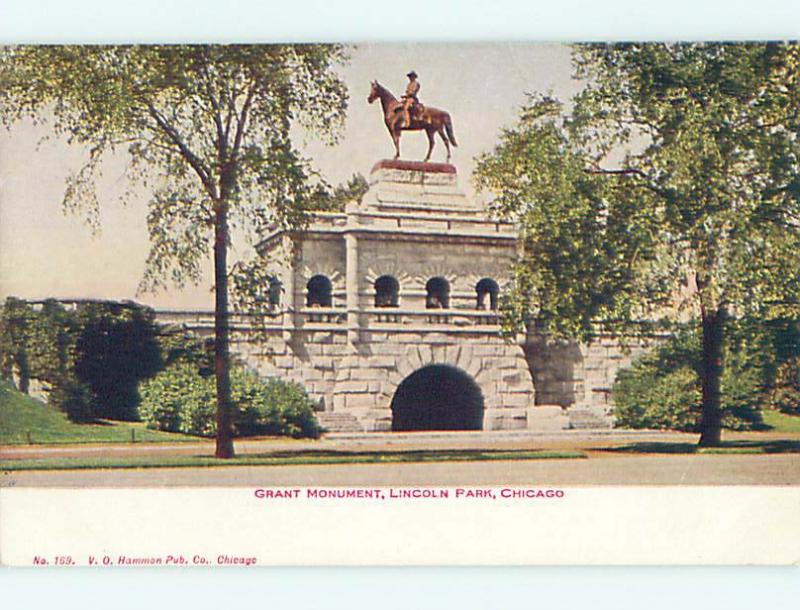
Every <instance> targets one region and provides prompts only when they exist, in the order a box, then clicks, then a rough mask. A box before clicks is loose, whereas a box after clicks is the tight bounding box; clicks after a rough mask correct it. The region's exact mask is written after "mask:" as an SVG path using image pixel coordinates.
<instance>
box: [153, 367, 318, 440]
mask: <svg viewBox="0 0 800 610" xmlns="http://www.w3.org/2000/svg"><path fill="white" fill-rule="evenodd" d="M140 394H141V397H142V402H141V404H140V406H139V415H140V417H141V418H142V420H144V421H145V422H146V423H147V426H148V427H149V428H155V429H158V430H165V431H169V432H182V433H184V434H192V435H196V436H214V434H215V433H216V392H215V381H214V378H213V377H204V376H202V375H201V374H200V373H199V371H198V368H197V366H195V365H193V364H190V363H188V362H177V363H175V364H173V365H172V366H170V367H168V368H167V369H165V370H164V371H162V372H161V373H159V374H157V375H156V376H155V377H154V378H153V379H150V380H148V381H145V382H143V383H142V384H141V386H140ZM231 397H232V400H233V404H234V410H235V412H234V429H235V433H236V434H237V435H238V436H254V435H266V434H269V435H281V436H292V437H295V438H299V437H312V438H316V437H318V436H319V434H320V428H319V424H318V423H317V420H316V418H315V417H314V409H313V405H312V403H311V401H310V400H309V399H308V396H307V395H306V393H305V391H304V390H303V388H302V387H300V386H299V385H297V384H293V383H287V382H284V381H281V380H278V379H269V380H266V381H264V380H262V379H261V378H259V377H258V375H256V374H255V373H253V372H251V371H247V370H246V369H244V368H242V367H235V368H234V369H233V370H232V372H231Z"/></svg>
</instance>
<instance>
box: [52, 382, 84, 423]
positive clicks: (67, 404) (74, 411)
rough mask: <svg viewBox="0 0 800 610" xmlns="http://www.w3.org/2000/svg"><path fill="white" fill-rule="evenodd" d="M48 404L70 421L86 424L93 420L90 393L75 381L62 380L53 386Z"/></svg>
mask: <svg viewBox="0 0 800 610" xmlns="http://www.w3.org/2000/svg"><path fill="white" fill-rule="evenodd" d="M48 402H49V403H50V404H51V405H53V406H54V407H56V408H57V409H60V410H61V411H63V412H64V413H66V415H67V417H68V418H69V419H70V421H73V422H76V423H87V422H90V421H92V420H94V419H95V417H94V411H93V409H92V392H91V390H90V389H89V388H88V387H87V386H86V384H83V383H81V382H80V381H77V380H75V379H63V380H60V381H59V382H58V383H56V384H55V385H53V389H52V390H51V391H50V395H49V397H48Z"/></svg>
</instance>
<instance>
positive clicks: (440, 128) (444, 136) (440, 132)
mask: <svg viewBox="0 0 800 610" xmlns="http://www.w3.org/2000/svg"><path fill="white" fill-rule="evenodd" d="M439 137H440V138H442V142H444V147H445V148H446V149H447V162H448V163H450V142H449V141H448V139H447V135H446V134H445V133H444V127H439Z"/></svg>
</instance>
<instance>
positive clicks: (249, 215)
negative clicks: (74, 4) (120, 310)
mask: <svg viewBox="0 0 800 610" xmlns="http://www.w3.org/2000/svg"><path fill="white" fill-rule="evenodd" d="M346 59H347V55H346V52H345V50H344V48H343V47H341V46H338V45H257V46H254V45H215V46H207V45H203V46H182V45H169V46H162V45H156V46H19V47H7V48H4V49H2V50H1V51H0V84H1V85H2V86H0V117H1V118H0V120H2V121H3V122H4V123H5V124H6V125H10V124H11V123H13V122H14V121H16V120H18V119H20V118H22V117H25V116H29V117H32V118H33V119H34V120H36V121H47V120H50V121H51V122H52V126H53V128H54V130H55V132H56V133H58V134H61V135H65V136H67V138H68V140H69V142H70V143H75V144H80V145H84V146H85V147H87V149H88V151H89V158H88V162H87V163H86V165H84V166H83V167H82V168H81V169H80V171H78V172H77V173H76V174H74V175H72V176H71V177H70V178H69V180H68V184H67V188H66V192H65V196H64V206H65V208H66V209H69V210H81V211H85V212H86V213H87V215H88V219H89V221H90V222H91V223H92V224H94V225H96V224H97V221H98V212H99V202H98V200H97V196H96V192H95V189H94V184H95V179H96V178H97V176H98V175H99V173H100V171H101V161H102V158H103V155H104V153H106V152H110V151H114V150H117V149H119V148H121V147H124V149H125V150H127V152H128V154H129V155H130V159H131V163H130V167H129V168H128V171H127V177H128V178H129V179H130V184H131V187H133V186H134V185H136V184H139V185H143V186H144V187H146V188H147V191H148V192H150V193H152V195H151V196H152V199H151V201H150V210H149V213H148V218H147V224H148V229H149V232H150V237H151V243H152V248H151V252H150V256H149V259H148V266H147V271H146V275H145V277H144V279H143V282H142V287H143V288H145V289H152V288H156V287H160V286H164V282H165V280H167V279H169V280H174V281H175V282H177V283H178V284H179V285H180V284H182V283H183V282H185V281H187V280H188V281H197V280H199V279H200V276H201V264H202V261H203V260H204V259H205V257H207V256H208V254H209V253H210V244H211V243H212V242H213V225H214V221H215V217H214V209H215V205H217V206H218V205H219V204H220V202H223V201H224V202H225V204H226V206H227V210H228V212H229V222H230V224H231V226H232V227H234V228H235V227H240V228H242V229H244V231H243V232H244V233H245V234H251V232H250V231H248V229H252V228H254V229H256V230H259V229H261V228H263V227H264V225H265V224H267V223H276V222H277V223H279V224H282V225H285V226H287V227H297V226H301V225H302V224H303V223H304V222H305V217H306V213H307V211H308V209H310V208H313V207H314V206H313V204H312V203H311V200H312V197H313V196H314V195H315V194H316V193H317V187H316V186H315V182H318V178H319V177H318V176H317V175H316V174H315V172H314V170H313V169H312V167H311V165H310V163H309V161H308V160H307V159H305V158H303V157H302V155H301V154H300V153H299V152H298V150H297V149H296V148H295V147H294V146H293V144H292V139H291V135H292V134H291V130H292V127H293V126H294V125H297V126H300V127H302V128H304V129H306V130H307V131H308V132H310V133H312V134H315V135H318V136H320V137H322V138H325V139H327V140H329V141H334V140H335V139H336V137H337V133H338V131H339V128H340V127H341V126H342V125H343V121H344V118H345V109H346V106H347V91H346V87H345V85H344V83H343V82H342V81H341V80H340V78H339V77H338V75H337V74H336V72H335V70H334V68H335V67H336V66H337V65H338V64H340V63H342V62H344V61H346ZM131 193H132V188H131V189H130V190H129V191H127V192H126V193H125V197H126V198H127V197H130V196H131Z"/></svg>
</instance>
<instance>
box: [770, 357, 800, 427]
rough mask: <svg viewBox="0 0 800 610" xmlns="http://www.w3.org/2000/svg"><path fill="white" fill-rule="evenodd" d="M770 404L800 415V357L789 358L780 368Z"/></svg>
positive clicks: (785, 411) (775, 407)
mask: <svg viewBox="0 0 800 610" xmlns="http://www.w3.org/2000/svg"><path fill="white" fill-rule="evenodd" d="M770 406H771V407H772V408H773V409H778V410H779V411H782V412H784V413H788V414H790V415H800V357H795V358H792V359H791V360H787V361H786V362H784V363H783V364H781V365H780V367H779V368H778V371H777V373H776V376H775V385H774V388H773V391H772V395H771V396H770Z"/></svg>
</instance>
